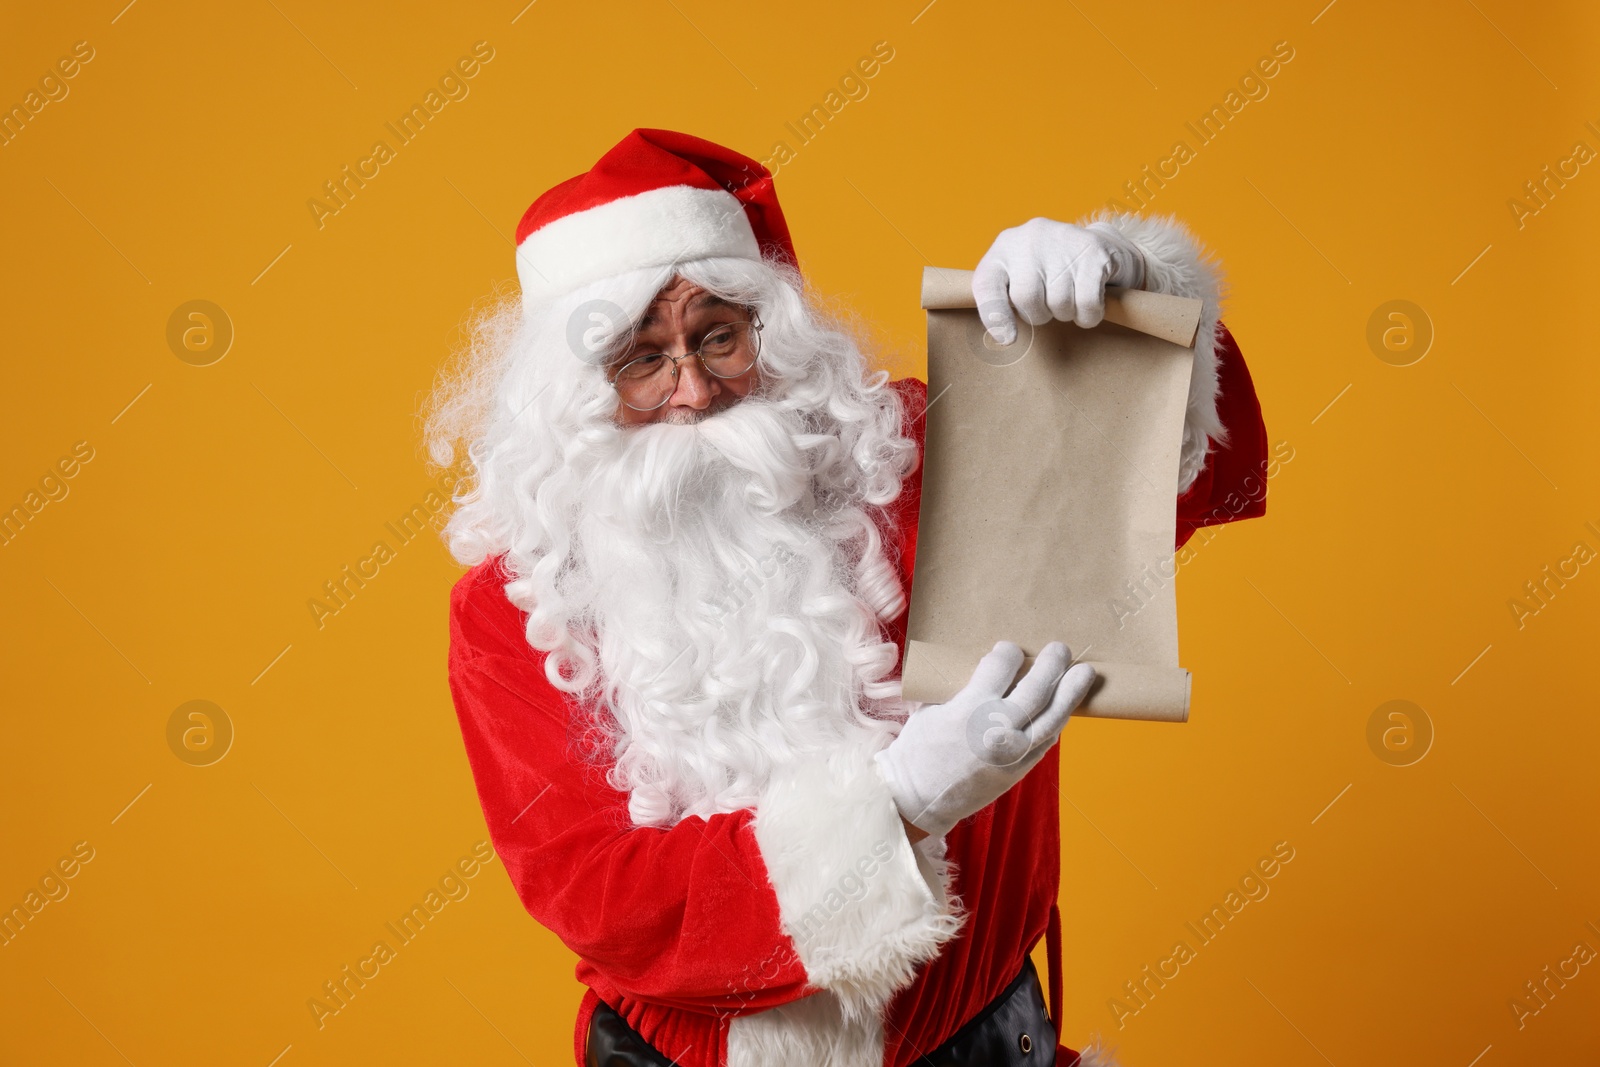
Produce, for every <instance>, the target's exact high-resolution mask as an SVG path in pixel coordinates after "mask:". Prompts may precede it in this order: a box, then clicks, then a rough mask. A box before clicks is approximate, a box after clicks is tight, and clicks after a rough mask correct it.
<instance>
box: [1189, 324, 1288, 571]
mask: <svg viewBox="0 0 1600 1067" xmlns="http://www.w3.org/2000/svg"><path fill="white" fill-rule="evenodd" d="M1217 329H1218V336H1217V378H1218V389H1219V392H1218V395H1217V416H1218V417H1219V418H1220V419H1221V420H1222V425H1223V428H1224V429H1225V430H1226V431H1227V437H1228V440H1227V443H1226V444H1218V443H1216V442H1212V447H1211V451H1210V452H1209V453H1208V454H1207V456H1206V462H1205V466H1204V467H1202V468H1201V470H1200V474H1199V476H1198V477H1196V478H1195V480H1194V484H1193V485H1191V486H1190V487H1189V489H1188V491H1187V492H1185V493H1184V494H1183V495H1182V496H1180V497H1179V498H1178V528H1177V543H1176V545H1175V546H1174V547H1175V548H1182V547H1183V546H1184V545H1185V544H1186V543H1187V542H1188V540H1189V538H1191V537H1193V536H1194V532H1195V530H1197V529H1199V528H1200V527H1202V526H1215V525H1217V524H1219V523H1224V522H1233V521H1235V520H1236V519H1253V518H1257V517H1259V516H1261V515H1265V514H1266V513H1267V428H1266V425H1265V424H1264V423H1263V422H1262V418H1261V405H1260V403H1259V402H1258V401H1257V400H1256V389H1255V384H1254V383H1253V382H1251V380H1250V369H1249V368H1248V367H1246V366H1245V362H1244V356H1243V355H1242V354H1240V352H1239V345H1238V343H1237V342H1236V341H1234V339H1233V334H1231V333H1229V332H1228V328H1227V327H1226V326H1224V325H1222V324H1221V323H1218V324H1217Z"/></svg>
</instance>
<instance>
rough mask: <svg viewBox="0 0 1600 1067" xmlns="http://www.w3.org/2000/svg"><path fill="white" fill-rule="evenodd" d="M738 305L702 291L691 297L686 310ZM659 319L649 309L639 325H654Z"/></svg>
mask: <svg viewBox="0 0 1600 1067" xmlns="http://www.w3.org/2000/svg"><path fill="white" fill-rule="evenodd" d="M736 306H737V305H735V304H734V303H732V302H731V301H728V300H724V299H723V298H722V297H720V296H718V295H717V294H716V293H701V294H699V295H698V296H695V297H691V298H690V300H689V303H688V305H687V308H686V310H690V311H696V310H699V309H701V308H708V307H725V308H731V307H736ZM657 321H658V320H657V318H656V316H655V315H654V314H653V313H651V312H649V311H646V312H645V313H644V317H643V318H641V319H640V320H639V325H640V326H641V327H644V326H654V325H655V324H656V322H657Z"/></svg>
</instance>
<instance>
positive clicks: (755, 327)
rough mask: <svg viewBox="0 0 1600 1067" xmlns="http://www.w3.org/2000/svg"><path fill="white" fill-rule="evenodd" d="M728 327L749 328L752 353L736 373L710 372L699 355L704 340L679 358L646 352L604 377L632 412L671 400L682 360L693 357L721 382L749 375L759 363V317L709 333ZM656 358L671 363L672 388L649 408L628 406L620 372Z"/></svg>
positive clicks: (644, 409)
mask: <svg viewBox="0 0 1600 1067" xmlns="http://www.w3.org/2000/svg"><path fill="white" fill-rule="evenodd" d="M728 326H746V327H748V328H749V336H750V339H751V346H750V347H751V349H752V351H751V353H750V363H749V366H746V367H743V368H741V369H740V370H738V371H736V372H735V373H733V374H718V373H717V372H716V371H714V370H712V369H711V368H710V367H708V366H707V365H706V361H705V357H703V356H702V355H701V354H700V348H704V347H705V341H704V339H702V340H701V342H700V348H696V349H695V350H694V351H692V352H685V353H684V354H683V355H681V356H674V355H671V354H669V353H667V352H646V353H644V354H643V355H640V356H636V357H634V358H633V359H630V360H628V362H627V363H624V364H622V365H621V366H620V367H618V368H617V372H616V373H615V374H610V375H607V376H606V380H607V381H609V382H610V383H611V388H613V389H615V390H616V391H617V398H618V399H619V400H621V401H622V402H623V404H625V405H627V407H628V408H629V410H632V411H657V410H659V409H660V408H662V407H663V406H665V404H666V403H667V401H669V400H671V399H672V394H673V393H675V392H677V391H678V364H680V363H682V362H683V361H684V360H686V359H688V358H689V357H690V356H693V357H694V358H695V359H697V360H699V361H700V369H701V370H703V371H705V372H706V373H707V374H708V375H710V376H711V377H713V378H717V379H720V380H721V381H729V380H731V379H734V378H737V377H739V375H741V374H748V373H750V368H751V367H754V366H755V365H756V364H757V363H759V362H760V361H761V328H762V322H761V316H759V315H755V314H752V315H751V316H750V318H749V319H748V320H746V321H744V322H737V323H736V322H724V323H719V324H717V325H716V326H715V327H713V328H712V330H711V333H713V334H714V333H716V332H717V331H718V330H720V329H723V328H725V327H728ZM656 356H666V357H667V358H668V359H670V360H671V361H672V388H671V389H668V390H667V391H666V393H665V394H664V395H663V396H662V397H661V400H660V401H659V402H657V403H655V404H652V405H651V406H650V407H647V408H641V407H637V406H635V405H633V404H629V403H628V400H627V398H626V397H624V396H623V395H622V388H621V387H620V386H619V385H618V384H617V381H618V379H620V378H621V377H622V372H623V371H624V370H626V369H627V368H628V367H629V366H631V365H632V364H634V363H637V362H638V361H639V360H641V359H654V358H655V357H656Z"/></svg>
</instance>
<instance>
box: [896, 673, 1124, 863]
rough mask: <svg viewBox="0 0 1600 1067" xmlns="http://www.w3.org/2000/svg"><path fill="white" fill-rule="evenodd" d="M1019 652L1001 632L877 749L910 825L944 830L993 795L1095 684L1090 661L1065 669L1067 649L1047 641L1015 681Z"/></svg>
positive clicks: (1042, 749) (1034, 756)
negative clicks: (965, 676) (946, 691)
mask: <svg viewBox="0 0 1600 1067" xmlns="http://www.w3.org/2000/svg"><path fill="white" fill-rule="evenodd" d="M1023 658H1024V657H1023V653H1022V649H1021V648H1020V647H1018V646H1017V645H1015V644H1013V643H1012V642H1010V641H1001V642H1000V643H999V644H997V645H995V646H994V649H993V651H991V652H990V653H989V654H988V655H986V656H984V657H983V659H982V660H981V661H979V663H978V668H977V670H975V671H973V673H972V678H971V680H970V681H968V682H967V684H966V686H965V687H963V688H962V690H961V691H960V692H959V693H957V694H956V695H955V696H953V697H951V698H950V699H949V700H948V701H946V702H945V703H943V704H930V705H928V706H927V707H924V708H922V709H921V710H919V711H916V712H914V713H913V714H912V715H911V717H910V718H909V719H907V720H906V724H905V726H904V727H903V728H902V729H901V731H900V735H899V736H898V737H896V738H895V739H894V740H893V741H892V742H890V743H889V745H888V746H887V747H885V748H884V749H883V750H882V751H880V752H878V754H877V757H876V759H877V763H878V769H879V772H880V773H881V774H882V775H883V779H884V781H885V782H886V783H888V786H889V792H890V794H891V795H892V796H893V797H894V800H895V804H896V806H897V807H898V808H899V809H900V814H901V815H902V816H903V817H904V818H905V820H906V821H907V822H909V823H910V824H911V825H913V826H915V827H917V828H918V829H920V830H925V831H927V833H928V834H929V835H930V836H933V837H942V836H943V835H944V834H945V833H947V832H948V831H949V830H950V828H951V827H952V826H954V825H955V824H956V823H958V822H960V821H961V820H962V819H964V818H966V817H967V816H968V815H971V814H973V813H974V812H977V811H981V810H982V809H984V808H986V807H988V806H989V805H990V804H992V803H994V802H995V800H997V799H998V798H999V797H1000V796H1001V795H1002V794H1003V793H1005V791H1006V790H1008V789H1010V788H1011V787H1012V786H1013V785H1016V784H1017V783H1018V782H1019V781H1021V780H1022V779H1023V777H1024V776H1025V775H1026V774H1027V773H1028V772H1029V771H1030V770H1032V769H1033V767H1034V765H1035V764H1037V763H1038V762H1039V761H1040V760H1041V759H1043V758H1044V754H1045V753H1046V752H1048V751H1049V749H1050V746H1051V745H1053V744H1055V743H1056V739H1057V738H1058V737H1059V736H1060V734H1061V730H1062V729H1063V728H1064V727H1065V726H1066V725H1067V719H1068V718H1069V717H1070V716H1071V714H1072V711H1073V709H1074V708H1076V707H1077V706H1078V705H1079V704H1080V703H1082V701H1083V698H1084V696H1085V695H1087V694H1088V692H1089V687H1090V686H1092V685H1093V684H1094V679H1095V671H1094V668H1093V667H1091V666H1090V665H1089V664H1087V663H1079V664H1077V665H1076V666H1073V667H1071V669H1068V664H1070V663H1071V661H1072V653H1071V652H1070V650H1068V648H1067V646H1066V645H1064V644H1062V643H1061V642H1059V641H1052V642H1051V643H1050V644H1048V645H1046V646H1045V647H1044V649H1043V650H1042V651H1040V653H1039V656H1038V658H1037V659H1035V660H1034V663H1033V666H1032V668H1030V669H1029V671H1028V673H1027V674H1026V675H1024V676H1023V678H1022V680H1021V681H1019V682H1017V684H1016V686H1015V687H1014V688H1013V687H1012V686H1011V682H1012V679H1013V678H1015V677H1016V674H1017V668H1019V667H1021V666H1022V661H1023ZM1008 689H1009V692H1007V690H1008Z"/></svg>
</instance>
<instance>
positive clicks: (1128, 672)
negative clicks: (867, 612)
mask: <svg viewBox="0 0 1600 1067" xmlns="http://www.w3.org/2000/svg"><path fill="white" fill-rule="evenodd" d="M922 306H923V307H924V308H926V309H927V314H928V400H929V406H928V412H927V415H926V419H927V427H926V445H925V448H924V452H923V474H922V513H921V519H920V522H919V526H918V536H917V559H916V574H915V580H914V581H913V583H912V601H911V617H910V620H909V623H908V630H907V643H906V659H905V664H904V671H903V675H902V677H903V682H904V690H903V691H904V696H905V698H906V699H907V700H918V701H924V702H930V703H937V702H941V701H944V700H948V699H949V698H950V697H951V696H953V695H954V694H955V693H956V692H957V691H958V690H959V689H960V688H961V687H962V686H964V685H965V684H966V683H967V679H968V678H969V677H971V675H972V671H973V669H974V668H975V667H976V666H977V664H978V660H979V659H981V658H982V657H983V655H984V654H985V653H987V652H988V651H989V650H990V649H991V648H993V647H994V643H995V642H996V641H1000V640H1008V641H1015V642H1016V643H1017V644H1019V645H1021V646H1022V650H1023V652H1024V653H1026V654H1027V657H1028V659H1027V661H1026V662H1024V664H1023V668H1022V669H1023V671H1026V670H1027V669H1028V667H1030V666H1031V665H1032V661H1033V657H1034V656H1035V655H1036V654H1037V653H1038V652H1039V650H1040V649H1041V648H1042V647H1043V646H1044V645H1045V644H1047V643H1048V642H1050V641H1052V640H1060V641H1065V642H1066V643H1067V647H1068V648H1070V649H1071V650H1072V654H1073V657H1074V659H1076V660H1080V661H1084V662H1088V663H1092V664H1093V665H1094V667H1095V669H1096V672H1097V673H1098V674H1099V678H1098V679H1097V680H1096V682H1095V686H1094V688H1093V689H1092V690H1091V691H1090V693H1089V695H1088V697H1086V698H1085V700H1084V702H1083V703H1082V704H1081V705H1080V706H1079V707H1078V709H1077V710H1076V711H1074V712H1073V714H1074V715H1085V716H1092V717H1100V718H1113V719H1154V720H1162V721H1167V722H1183V721H1185V720H1186V719H1187V718H1188V716H1189V681H1190V679H1189V672H1188V671H1186V670H1184V669H1183V668H1182V667H1180V666H1178V613H1177V612H1178V608H1177V597H1176V593H1175V581H1174V579H1175V569H1174V566H1173V547H1172V546H1173V538H1174V534H1175V526H1176V521H1177V520H1176V506H1175V505H1176V501H1177V495H1178V450H1179V446H1180V444H1181V443H1182V437H1183V420H1184V412H1185V410H1186V405H1187V399H1188V395H1189V376H1190V373H1191V371H1192V369H1193V360H1194V350H1193V344H1194V339H1195V334H1196V332H1197V330H1198V328H1199V322H1200V310H1201V303H1200V301H1199V300H1194V299H1189V298H1185V297H1177V296H1167V295H1164V294H1160V293H1148V292H1144V291H1142V290H1131V289H1130V290H1124V289H1120V288H1117V287H1109V288H1107V290H1106V321H1105V322H1104V323H1102V324H1101V325H1100V326H1098V327H1096V328H1094V329H1092V330H1085V329H1082V328H1081V327H1079V326H1077V325H1076V324H1074V323H1071V322H1050V323H1048V324H1046V325H1044V326H1029V325H1028V324H1027V323H1026V322H1023V321H1021V320H1019V321H1018V323H1017V327H1018V337H1017V340H1016V342H1015V343H1014V344H1012V345H1009V346H1006V347H1003V348H1002V347H996V346H994V345H993V342H991V341H987V340H986V334H985V331H984V328H983V325H982V323H981V322H980V321H979V319H978V312H977V310H976V308H975V307H974V302H973V297H972V272H971V271H962V270H947V269H944V268H939V267H928V268H925V269H924V271H923V275H922ZM1018 677H1021V672H1019V674H1018Z"/></svg>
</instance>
